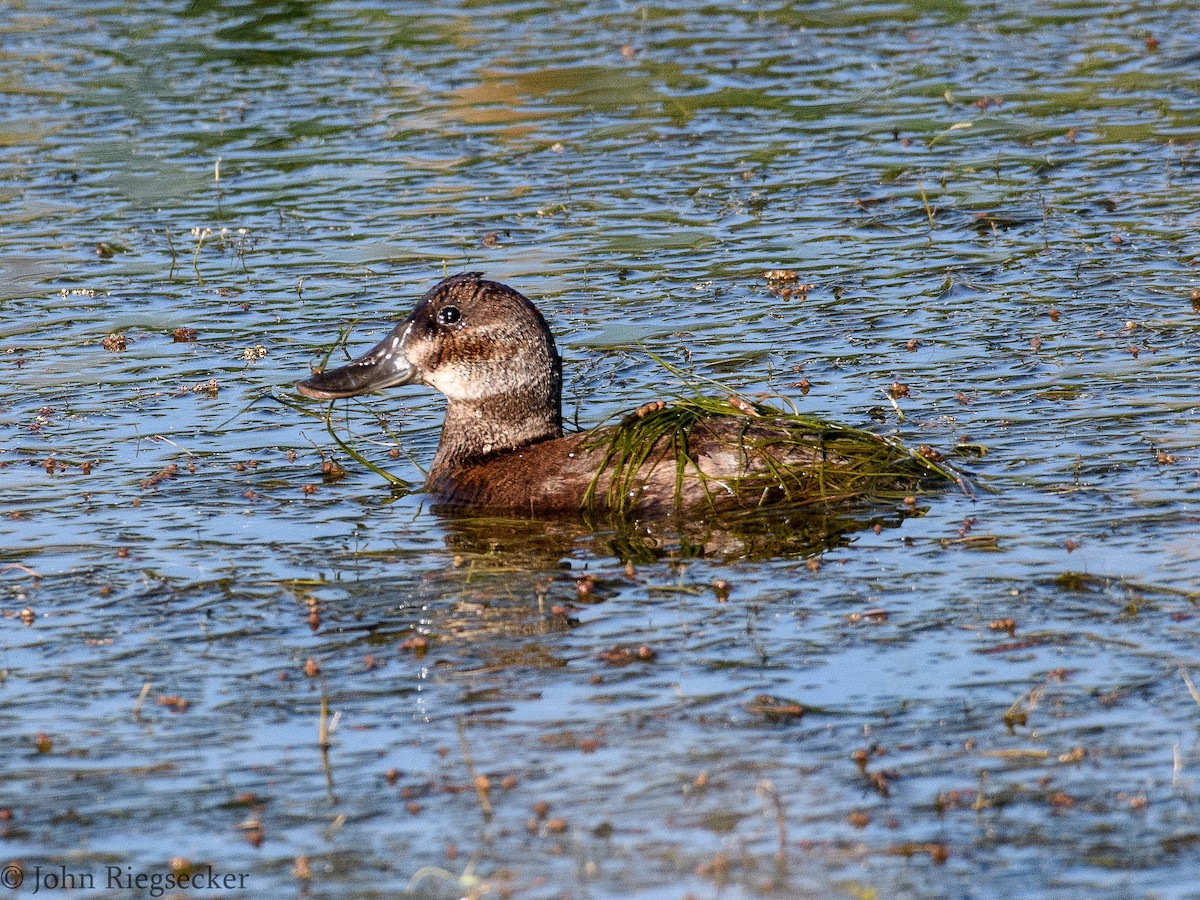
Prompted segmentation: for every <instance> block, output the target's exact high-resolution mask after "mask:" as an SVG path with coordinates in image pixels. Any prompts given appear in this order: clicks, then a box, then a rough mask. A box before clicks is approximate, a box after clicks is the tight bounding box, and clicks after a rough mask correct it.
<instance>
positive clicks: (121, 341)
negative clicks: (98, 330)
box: [100, 332, 128, 353]
mask: <svg viewBox="0 0 1200 900" xmlns="http://www.w3.org/2000/svg"><path fill="white" fill-rule="evenodd" d="M100 346H101V347H103V348H104V349H105V350H107V351H108V352H109V353H121V352H122V351H124V350H125V348H126V347H127V346H128V344H127V343H126V341H125V335H123V334H118V333H116V332H114V333H112V334H110V335H109V336H108V337H105V338H101V340H100Z"/></svg>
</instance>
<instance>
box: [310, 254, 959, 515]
mask: <svg viewBox="0 0 1200 900" xmlns="http://www.w3.org/2000/svg"><path fill="white" fill-rule="evenodd" d="M418 383H419V384H423V385H426V386H428V387H431V388H433V389H434V390H437V391H440V392H441V393H442V394H443V395H444V396H445V398H446V413H445V420H444V422H443V424H442V431H441V437H440V439H439V442H438V446H437V451H436V453H435V455H434V458H433V462H432V464H431V465H430V467H429V470H428V474H427V478H426V484H425V488H426V492H427V494H428V495H430V496H431V498H432V499H433V501H434V504H435V506H440V507H443V508H456V509H470V510H479V511H485V510H486V511H491V512H496V513H509V514H520V515H528V516H535V517H537V516H553V515H562V514H576V515H577V514H580V513H584V514H586V515H595V514H597V513H601V514H604V513H607V514H609V515H610V516H620V517H628V516H633V517H661V516H664V515H674V516H677V517H679V516H682V517H687V516H695V515H698V514H699V515H707V514H712V513H717V514H719V513H723V512H736V511H747V510H755V509H761V508H763V507H768V506H777V505H781V504H782V505H790V506H797V507H806V506H813V505H825V506H828V505H830V504H842V503H847V502H855V501H861V500H865V499H869V498H873V497H878V496H880V495H882V494H888V495H895V496H903V495H905V494H906V493H907V492H909V491H911V490H913V489H914V488H915V487H917V486H919V485H921V484H922V483H924V482H927V481H930V480H932V481H946V480H957V477H956V476H955V474H954V473H953V472H951V471H950V470H948V469H947V468H946V467H945V466H944V465H943V464H942V463H941V462H940V461H939V459H938V457H937V455H936V454H934V453H932V452H925V451H926V450H927V448H922V451H921V452H915V451H912V450H910V449H908V448H907V447H905V446H903V445H902V444H900V443H899V442H897V441H896V440H894V439H892V438H890V437H884V436H881V435H877V434H875V433H873V432H869V431H865V430H860V429H855V428H848V427H844V426H839V425H836V424H833V423H829V422H825V421H823V420H821V419H817V418H815V417H811V416H800V415H797V414H792V413H786V412H782V411H780V410H778V409H775V408H774V407H772V406H768V405H766V404H761V403H753V402H751V401H749V400H746V399H744V398H741V397H736V396H731V397H728V398H725V399H720V398H699V399H690V398H680V399H677V400H675V401H674V402H670V403H668V402H666V401H663V400H655V401H651V402H649V403H646V404H643V405H642V406H640V407H638V408H637V409H635V410H633V411H632V412H630V413H629V414H628V415H626V416H624V417H623V418H622V419H621V420H620V421H618V422H615V423H610V424H603V425H600V426H598V427H596V428H593V429H589V430H584V431H577V432H572V433H564V429H563V417H562V384H563V378H562V358H561V357H560V356H559V353H558V349H557V347H556V345H555V342H554V336H553V334H552V333H551V330H550V328H549V326H548V325H547V324H546V320H545V318H544V317H543V316H542V314H541V312H540V311H539V310H538V308H537V307H536V306H535V305H534V304H533V303H532V302H531V301H530V300H529V299H528V298H527V297H525V296H524V295H523V294H521V293H520V292H519V291H517V290H515V289H513V288H511V287H509V286H508V285H505V284H501V283H499V282H496V281H490V280H487V279H485V278H484V277H483V275H482V273H478V272H463V273H459V274H456V275H451V276H450V277H448V278H444V279H443V280H441V281H440V282H438V283H437V284H435V285H434V286H433V287H432V288H430V289H429V291H428V292H427V293H426V294H425V295H424V296H423V297H422V298H421V299H420V301H418V302H417V304H416V306H415V307H414V308H413V310H412V312H411V313H410V314H409V315H408V316H407V317H406V318H405V319H404V320H403V321H402V322H400V323H399V324H398V325H396V326H395V328H394V329H393V330H392V332H391V333H390V334H389V335H388V336H387V337H385V338H384V339H383V340H382V341H380V342H379V343H378V344H377V345H376V346H374V347H372V348H371V349H369V350H367V351H366V352H365V353H363V354H362V355H361V356H359V357H358V358H356V359H354V360H353V361H351V362H349V363H348V364H346V365H344V366H341V367H339V368H334V369H323V370H322V369H319V368H318V369H314V370H313V372H312V374H311V375H310V376H309V377H308V378H306V379H304V380H302V381H299V382H297V384H296V388H297V390H298V391H299V393H300V394H301V395H303V396H305V397H308V398H313V399H318V400H336V399H339V398H345V397H354V396H359V395H363V394H369V393H372V392H375V391H381V390H384V389H387V388H391V387H396V386H399V385H406V384H418ZM898 492H902V493H898Z"/></svg>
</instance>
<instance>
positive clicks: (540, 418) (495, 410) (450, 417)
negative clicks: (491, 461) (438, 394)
mask: <svg viewBox="0 0 1200 900" xmlns="http://www.w3.org/2000/svg"><path fill="white" fill-rule="evenodd" d="M547 399H548V398H546V397H541V398H537V399H536V400H534V398H529V397H511V396H510V397H503V396H501V397H497V396H492V397H489V398H487V399H485V400H480V401H468V400H451V401H450V403H449V405H448V406H447V407H446V421H445V423H443V425H442V439H441V441H440V442H439V443H438V449H437V454H436V455H435V456H434V458H433V465H432V466H431V467H430V469H429V481H430V482H431V483H433V482H434V481H437V480H439V479H441V478H444V477H445V476H447V475H450V474H452V473H453V472H454V471H455V470H457V469H461V468H464V467H466V466H469V465H471V464H472V463H475V462H478V461H479V460H481V459H484V458H486V457H489V456H492V455H493V454H496V453H503V452H506V451H511V450H518V449H520V448H521V447H525V446H528V445H529V444H533V443H535V442H537V441H542V440H545V439H547V438H556V437H562V413H561V410H560V407H559V399H558V397H557V396H555V397H554V398H553V402H552V403H547V402H546V400H547Z"/></svg>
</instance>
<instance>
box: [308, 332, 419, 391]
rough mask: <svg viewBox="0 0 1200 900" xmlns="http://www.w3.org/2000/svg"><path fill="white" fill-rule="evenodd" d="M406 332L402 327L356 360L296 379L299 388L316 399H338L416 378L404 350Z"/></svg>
mask: <svg viewBox="0 0 1200 900" xmlns="http://www.w3.org/2000/svg"><path fill="white" fill-rule="evenodd" d="M402 329H403V330H402ZM407 335H408V332H407V329H406V327H405V326H401V327H400V328H397V329H396V330H395V331H393V332H392V333H391V334H390V335H388V336H387V337H386V338H384V339H383V340H382V341H380V342H379V343H378V344H376V345H375V346H374V347H372V348H371V349H370V350H368V351H367V352H366V353H364V354H363V355H362V356H360V357H359V358H358V359H356V360H354V361H353V362H351V363H347V364H346V365H344V366H342V367H341V368H340V369H329V370H328V371H325V372H317V373H315V374H314V375H313V376H312V377H311V378H306V379H305V380H304V381H299V382H297V383H296V390H298V391H299V392H300V393H301V394H303V395H304V396H306V397H313V398H315V399H317V400H336V399H337V398H339V397H357V396H358V395H359V394H369V393H371V391H381V390H383V389H384V388H389V387H395V386H396V385H398V384H409V383H411V382H413V381H416V380H417V372H416V369H414V368H413V366H412V364H411V363H410V362H409V361H408V357H407V356H406V355H405V353H404V339H405V337H407Z"/></svg>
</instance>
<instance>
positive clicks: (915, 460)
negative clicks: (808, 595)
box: [584, 396, 970, 516]
mask: <svg viewBox="0 0 1200 900" xmlns="http://www.w3.org/2000/svg"><path fill="white" fill-rule="evenodd" d="M586 446H587V447H588V449H594V450H601V451H602V452H603V453H604V458H603V462H602V463H601V465H600V466H599V467H598V470H597V474H596V476H595V477H594V478H593V479H592V482H591V484H590V485H589V487H588V491H587V493H586V494H585V496H584V507H585V508H586V509H589V510H597V509H606V510H607V511H608V512H609V513H610V514H614V515H617V516H621V515H625V514H628V513H630V512H632V511H633V509H634V508H635V507H636V506H637V504H638V500H639V498H640V497H641V495H642V492H643V490H645V488H646V486H647V483H648V481H649V479H650V477H651V473H653V472H654V471H655V469H656V468H657V467H658V466H660V465H670V466H674V469H675V472H674V479H675V505H676V506H677V507H679V508H681V509H682V508H683V507H685V506H695V505H696V502H697V500H699V501H700V502H701V505H703V506H707V507H708V508H709V509H710V510H711V511H722V512H730V511H733V510H736V509H749V510H756V509H761V508H763V507H766V506H772V507H775V506H790V507H809V506H817V505H833V504H842V503H847V502H850V501H855V500H901V499H904V498H905V497H906V496H907V495H908V494H909V493H910V492H911V491H913V490H914V489H916V488H918V487H919V486H920V485H921V483H922V482H924V481H929V482H952V483H955V484H958V485H959V486H960V487H961V488H962V489H963V490H964V491H965V492H968V493H969V491H970V489H969V487H968V485H967V483H966V481H965V480H964V479H963V478H962V477H961V476H960V475H959V474H958V473H957V472H955V471H954V470H953V469H951V468H950V467H949V466H947V465H945V464H944V463H942V462H941V460H940V456H939V455H938V454H937V453H935V452H934V451H932V450H930V449H929V448H927V447H922V448H921V449H920V450H918V451H913V450H911V449H909V448H908V447H905V446H904V445H903V444H901V443H900V442H898V441H896V440H895V439H893V438H890V437H885V436H882V435H878V434H875V433H874V432H870V431H865V430H862V429H858V428H850V427H847V426H844V425H837V424H834V423H832V422H828V421H826V420H824V419H821V418H818V417H816V416H811V415H803V414H800V413H789V412H784V411H783V410H780V409H777V408H775V407H773V406H770V405H768V404H765V403H751V402H750V401H748V400H745V399H744V398H741V397H730V398H716V397H703V396H697V397H687V398H681V399H678V400H676V401H674V402H673V403H671V404H670V405H667V404H662V403H654V404H647V405H646V406H644V407H642V408H641V409H639V410H638V411H637V412H635V413H633V414H631V415H630V416H628V417H626V418H625V420H624V421H622V422H621V423H619V424H617V425H615V426H610V427H608V428H602V429H599V430H598V431H597V434H596V438H595V440H594V441H592V442H591V443H589V444H588V445H586ZM718 467H720V468H721V469H725V470H728V469H734V470H736V471H737V472H738V473H739V474H737V475H736V476H734V477H724V476H717V475H714V474H713V473H714V471H715V470H716V469H717V468H718Z"/></svg>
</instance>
